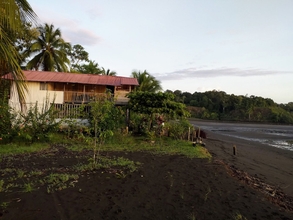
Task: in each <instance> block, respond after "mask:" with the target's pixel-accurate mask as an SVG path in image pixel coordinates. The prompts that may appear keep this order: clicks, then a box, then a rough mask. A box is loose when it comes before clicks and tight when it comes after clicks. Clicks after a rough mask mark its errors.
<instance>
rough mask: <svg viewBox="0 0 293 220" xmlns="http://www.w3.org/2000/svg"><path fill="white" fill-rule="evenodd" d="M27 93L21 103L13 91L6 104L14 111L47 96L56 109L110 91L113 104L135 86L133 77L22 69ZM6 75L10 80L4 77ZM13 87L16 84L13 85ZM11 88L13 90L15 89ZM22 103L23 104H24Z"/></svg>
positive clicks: (123, 99) (74, 105) (121, 102)
mask: <svg viewBox="0 0 293 220" xmlns="http://www.w3.org/2000/svg"><path fill="white" fill-rule="evenodd" d="M23 73H24V75H25V78H26V81H27V87H28V92H26V94H25V101H24V103H20V101H19V99H18V95H17V94H16V92H12V93H11V96H10V100H9V105H10V106H11V107H12V108H14V109H15V110H16V111H20V110H21V109H23V108H22V107H25V106H26V107H29V106H31V105H34V104H35V103H36V102H38V104H39V105H41V104H43V103H44V102H45V101H46V99H48V100H49V102H50V103H53V101H54V105H55V106H56V108H57V109H59V110H61V111H63V110H64V108H69V109H72V108H77V107H78V106H80V105H81V104H87V103H89V102H91V101H94V100H97V99H99V98H105V96H106V91H109V92H110V94H111V98H114V100H115V105H126V104H127V102H128V98H127V97H126V95H127V94H128V93H129V92H131V91H133V90H134V88H135V87H136V86H138V85H139V84H138V81H137V79H136V78H130V77H121V76H107V75H93V74H79V73H65V72H44V71H23ZM5 78H8V79H12V78H11V77H9V76H7V77H5ZM12 86H13V87H15V84H13V85H12ZM13 91H16V89H15V88H14V90H13ZM23 105H25V106H23Z"/></svg>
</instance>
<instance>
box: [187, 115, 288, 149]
mask: <svg viewBox="0 0 293 220" xmlns="http://www.w3.org/2000/svg"><path fill="white" fill-rule="evenodd" d="M191 123H192V124H193V125H194V126H195V127H200V128H201V129H202V130H204V131H211V132H215V133H218V134H221V135H225V136H230V137H234V138H239V139H244V140H249V141H253V142H259V143H262V144H266V145H270V146H273V147H277V148H282V149H286V150H290V151H293V126H292V125H269V124H248V123H226V122H225V123H223V122H211V121H201V120H199V121H197V120H195V121H191Z"/></svg>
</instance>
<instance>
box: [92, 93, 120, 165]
mask: <svg viewBox="0 0 293 220" xmlns="http://www.w3.org/2000/svg"><path fill="white" fill-rule="evenodd" d="M108 95H110V94H108ZM90 106H91V111H90V116H91V117H90V118H91V130H92V132H93V133H94V143H93V150H94V155H93V164H94V165H95V164H96V160H97V158H98V156H99V151H100V147H101V145H103V144H104V143H105V141H106V139H107V138H109V137H111V136H113V134H114V133H113V130H114V128H115V117H112V116H113V115H115V110H114V108H115V105H114V101H113V100H109V99H104V100H102V99H101V100H96V101H95V102H91V103H90ZM97 144H98V145H99V148H98V149H97Z"/></svg>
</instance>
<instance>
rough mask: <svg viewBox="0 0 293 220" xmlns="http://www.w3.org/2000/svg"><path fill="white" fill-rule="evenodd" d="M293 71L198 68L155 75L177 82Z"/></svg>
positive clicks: (161, 78)
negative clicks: (187, 79)
mask: <svg viewBox="0 0 293 220" xmlns="http://www.w3.org/2000/svg"><path fill="white" fill-rule="evenodd" d="M289 73H291V74H292V73H293V71H273V70H262V69H240V68H227V67H223V68H215V69H198V68H187V69H182V70H177V71H174V72H170V73H163V74H156V77H157V78H158V79H159V80H178V79H183V78H195V77H196V78H211V77H222V76H239V77H249V76H265V75H277V74H289Z"/></svg>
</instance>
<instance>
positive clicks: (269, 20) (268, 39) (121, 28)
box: [28, 0, 293, 103]
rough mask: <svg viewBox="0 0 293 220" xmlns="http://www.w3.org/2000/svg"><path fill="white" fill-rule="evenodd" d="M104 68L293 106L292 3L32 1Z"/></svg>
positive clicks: (170, 86) (44, 18) (166, 84)
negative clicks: (267, 99)
mask: <svg viewBox="0 0 293 220" xmlns="http://www.w3.org/2000/svg"><path fill="white" fill-rule="evenodd" d="M28 2H29V3H30V5H31V6H32V8H33V10H34V11H35V12H36V14H37V15H38V17H39V23H40V24H44V23H48V24H53V25H54V26H55V27H56V28H59V29H60V30H61V32H62V37H63V38H64V39H65V40H66V41H68V42H70V43H71V44H72V45H75V44H80V45H82V46H83V47H84V48H85V50H86V51H87V52H88V53H89V58H90V60H94V61H95V62H97V63H98V64H99V66H101V67H104V68H105V69H110V70H113V71H116V72H117V75H119V76H131V73H132V71H144V70H146V71H147V72H148V73H150V74H151V75H152V76H154V77H155V78H156V79H158V80H159V81H160V82H161V85H162V87H163V90H164V91H165V90H172V91H175V90H181V91H182V92H190V93H194V92H205V91H211V90H219V91H224V92H226V93H227V94H234V95H247V96H251V95H253V96H261V97H264V98H271V99H273V100H274V101H275V102H277V103H288V102H293V86H292V85H293V13H292V8H293V1H292V0H237V1H235V0H148V1H146V0H123V1H122V0H115V1H114V0H82V1H81V0H50V1H45V0H28Z"/></svg>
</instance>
